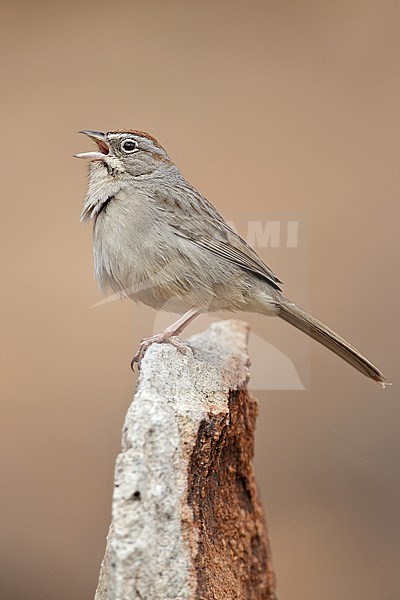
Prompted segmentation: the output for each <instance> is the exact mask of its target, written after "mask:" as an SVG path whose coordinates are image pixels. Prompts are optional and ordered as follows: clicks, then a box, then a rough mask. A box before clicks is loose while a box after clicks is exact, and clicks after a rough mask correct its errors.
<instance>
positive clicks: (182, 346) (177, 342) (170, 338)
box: [131, 331, 190, 371]
mask: <svg viewBox="0 0 400 600" xmlns="http://www.w3.org/2000/svg"><path fill="white" fill-rule="evenodd" d="M166 343H168V344H172V345H173V346H175V348H178V350H179V352H182V354H187V353H188V352H189V351H190V345H189V344H188V343H187V342H185V341H184V340H182V339H181V338H179V337H176V336H174V335H173V334H172V333H171V332H170V331H162V332H161V333H156V334H155V335H152V336H151V337H148V338H144V339H143V340H142V341H141V342H140V344H139V348H138V351H137V352H136V354H135V356H134V357H133V358H132V361H131V369H132V371H134V370H135V363H136V364H137V365H138V368H139V369H140V363H141V361H142V358H143V356H144V354H145V352H146V350H147V349H148V348H149V347H150V346H151V345H152V344H166Z"/></svg>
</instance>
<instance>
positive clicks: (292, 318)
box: [279, 300, 390, 388]
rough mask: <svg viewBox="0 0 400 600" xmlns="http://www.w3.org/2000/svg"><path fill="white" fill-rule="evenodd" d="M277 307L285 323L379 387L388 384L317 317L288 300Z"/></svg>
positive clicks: (355, 350) (369, 363)
mask: <svg viewBox="0 0 400 600" xmlns="http://www.w3.org/2000/svg"><path fill="white" fill-rule="evenodd" d="M279 308H280V311H279V316H280V317H281V318H282V319H284V320H285V321H287V323H290V324H291V325H294V326H295V327H297V329H300V331H303V332H304V333H306V334H307V335H309V336H310V337H312V338H313V339H314V340H316V341H317V342H319V343H320V344H322V345H323V346H325V347H326V348H329V350H332V352H334V353H335V354H337V355H338V356H340V357H341V358H343V360H345V361H346V362H348V363H349V364H350V365H352V366H353V367H354V368H355V369H357V371H360V373H363V374H364V375H366V376H367V377H370V378H371V379H373V380H374V381H376V382H378V383H379V385H380V386H381V387H383V388H384V387H385V386H386V385H390V382H389V381H388V380H387V379H386V378H385V377H384V376H383V374H382V373H381V372H380V371H379V369H377V368H376V367H375V366H374V365H373V364H372V363H371V362H370V361H369V360H368V359H367V358H365V356H363V355H362V354H361V352H359V351H358V350H357V348H354V346H352V345H351V344H349V343H348V342H346V340H344V339H343V338H342V337H340V336H339V335H338V334H337V333H335V332H334V331H332V329H329V327H327V326H326V325H324V323H321V321H318V319H316V318H315V317H313V316H312V315H309V314H308V313H306V312H305V311H304V310H302V309H301V308H299V307H298V306H296V304H294V303H293V302H290V301H289V300H287V301H286V302H282V304H280V306H279Z"/></svg>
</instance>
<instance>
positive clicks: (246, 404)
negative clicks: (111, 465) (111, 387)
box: [95, 320, 276, 600]
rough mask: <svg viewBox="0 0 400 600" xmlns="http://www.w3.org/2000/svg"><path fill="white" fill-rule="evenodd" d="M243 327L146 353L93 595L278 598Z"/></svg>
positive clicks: (154, 599)
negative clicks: (256, 462)
mask: <svg viewBox="0 0 400 600" xmlns="http://www.w3.org/2000/svg"><path fill="white" fill-rule="evenodd" d="M247 337H248V326H247V325H246V324H245V323H243V322H241V321H236V320H231V321H221V322H219V323H214V324H213V325H211V327H210V328H209V329H207V330H206V331H205V332H204V333H202V334H199V335H196V336H193V337H192V338H191V339H190V344H191V346H192V349H193V352H191V353H189V354H187V355H183V354H181V353H179V352H178V351H177V350H176V348H174V347H172V346H171V345H168V344H155V345H153V346H151V347H150V349H149V350H148V351H147V353H146V355H145V357H144V359H143V361H142V365H141V371H140V376H139V381H138V385H137V389H136V393H135V396H134V399H133V402H132V404H131V405H130V407H129V410H128V413H127V416H126V419H125V424H124V428H123V435H122V450H121V453H120V454H119V456H118V458H117V461H116V467H115V488H114V496H113V507H112V523H111V526H110V531H109V535H108V538H107V547H106V553H105V556H104V560H103V563H102V566H101V573H100V579H99V584H98V588H97V591H96V596H95V600H133V599H139V600H184V599H190V600H192V599H193V600H195V599H196V600H211V599H212V600H222V599H224V600H225V599H229V600H233V599H236V600H275V599H276V592H275V581H274V575H273V572H272V567H271V553H270V549H269V543H268V537H267V532H266V527H265V522H264V518H263V511H262V508H261V504H260V500H259V497H258V493H257V487H256V483H255V478H254V471H253V465H252V458H253V452H254V428H255V421H256V416H257V402H256V400H255V399H254V398H253V397H252V396H251V395H250V394H249V392H248V391H247V390H246V383H247V381H248V378H249V358H248V355H247Z"/></svg>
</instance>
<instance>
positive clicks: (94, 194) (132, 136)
mask: <svg viewBox="0 0 400 600" xmlns="http://www.w3.org/2000/svg"><path fill="white" fill-rule="evenodd" d="M80 133H84V134H86V135H88V136H89V137H90V138H91V139H92V140H94V141H95V142H96V144H97V151H96V152H84V153H80V154H76V155H75V156H76V157H78V158H85V159H88V160H89V161H90V164H89V188H88V193H87V196H86V200H85V202H84V206H83V211H82V215H81V220H82V221H83V222H86V221H89V220H92V221H93V251H94V265H95V275H96V279H97V281H98V283H99V286H100V288H101V289H102V290H103V291H105V290H106V289H107V288H110V289H111V290H113V291H115V292H118V293H119V294H121V295H123V296H126V297H129V298H132V299H133V300H135V301H137V302H143V303H144V304H147V305H148V306H152V307H153V308H156V309H159V310H160V309H161V310H170V311H172V312H182V313H184V314H183V316H182V317H180V318H179V319H178V320H177V321H176V322H175V323H174V324H173V325H171V326H170V327H168V328H167V329H165V330H164V331H163V332H161V333H160V334H157V335H153V336H152V337H150V338H146V339H144V340H142V342H141V343H140V347H139V350H138V352H137V353H136V355H135V357H134V358H133V361H132V364H133V363H134V362H138V363H140V360H141V358H142V356H143V354H144V352H145V351H146V349H147V348H148V346H149V345H150V344H151V343H153V342H167V341H168V342H170V343H172V344H174V345H175V346H177V347H178V348H179V349H180V350H181V351H183V352H185V351H186V350H187V344H186V343H184V342H183V341H182V340H180V339H179V338H177V337H175V336H177V335H178V334H179V333H181V332H182V330H183V329H184V328H185V327H186V326H187V325H188V324H189V323H190V322H191V321H192V320H193V319H194V318H195V317H196V316H197V315H198V314H200V313H202V312H206V311H216V310H226V311H236V310H238V311H239V310H243V311H250V312H256V313H261V314H264V315H269V316H278V317H281V318H282V319H284V320H285V321H287V322H288V323H290V324H291V325H294V326H295V327H297V328H298V329H300V330H301V331H303V332H305V333H307V334H308V335H309V336H311V337H312V338H314V339H315V340H317V341H318V342H320V343H321V344H323V345H324V346H326V347H327V348H329V349H330V350H332V351H333V352H335V353H336V354H338V355H339V356H340V357H341V358H343V359H344V360H345V361H347V362H348V363H350V364H351V365H352V366H353V367H355V368H356V369H357V370H358V371H360V372H361V373H363V374H364V375H366V376H367V377H370V378H371V379H373V380H375V381H377V382H378V383H379V384H381V385H382V386H384V385H385V384H387V383H388V382H387V380H386V379H385V377H384V376H383V375H382V373H381V372H380V371H379V370H378V369H377V368H376V367H375V366H374V365H373V364H372V363H371V362H370V361H369V360H367V359H366V358H365V357H364V356H363V355H362V354H361V353H360V352H359V351H358V350H357V349H356V348H354V347H353V346H351V345H350V344H349V343H348V342H346V340H344V339H343V338H341V337H340V336H339V335H337V334H336V333H335V332H334V331H332V330H331V329H329V328H328V327H327V326H326V325H324V324H323V323H321V322H320V321H318V320H317V319H316V318H314V317H313V316H311V315H309V314H307V313H306V312H305V311H303V310H302V309H301V308H299V307H298V306H296V305H295V304H294V303H293V302H291V301H290V300H288V299H287V298H285V297H284V296H283V295H282V293H281V287H280V284H281V281H280V280H279V279H278V277H277V276H276V275H275V274H274V273H273V272H272V271H271V269H270V268H269V267H268V266H267V265H266V264H265V263H264V262H263V261H262V260H261V258H260V257H259V256H258V255H257V254H256V252H255V251H254V250H253V249H252V248H251V247H250V246H249V245H248V244H247V243H246V242H245V241H244V240H243V239H242V238H241V237H240V236H239V235H238V234H237V233H236V232H235V231H234V230H233V229H232V228H231V227H230V226H229V225H228V223H226V221H225V220H224V219H223V217H222V216H221V215H220V214H219V213H218V211H217V210H216V209H215V208H214V206H212V204H210V203H209V202H208V201H207V200H206V199H205V198H204V196H202V194H201V193H200V192H198V191H197V190H196V189H195V188H194V187H193V186H192V185H191V184H190V183H189V182H187V181H186V179H185V178H184V177H183V175H182V174H181V172H180V170H179V169H178V167H177V166H176V165H175V164H174V163H173V162H172V160H171V159H170V157H169V156H168V154H167V152H166V150H165V149H164V148H163V147H162V146H161V144H160V143H159V142H158V141H157V140H156V139H155V138H154V137H153V136H151V135H149V134H148V133H144V132H142V131H134V130H127V131H109V132H108V133H101V132H99V131H86V130H85V131H81V132H80Z"/></svg>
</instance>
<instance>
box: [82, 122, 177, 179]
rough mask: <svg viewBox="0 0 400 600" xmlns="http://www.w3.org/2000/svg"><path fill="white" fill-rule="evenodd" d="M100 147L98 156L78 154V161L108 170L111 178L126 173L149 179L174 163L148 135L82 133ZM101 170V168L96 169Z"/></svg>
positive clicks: (132, 133)
mask: <svg viewBox="0 0 400 600" xmlns="http://www.w3.org/2000/svg"><path fill="white" fill-rule="evenodd" d="M81 133H84V134H86V135H88V136H89V137H90V138H91V139H92V140H94V141H95V142H96V144H97V147H98V151H97V152H84V153H81V154H77V155H76V156H77V157H78V158H86V159H88V160H90V161H92V162H94V161H95V162H97V163H99V166H100V165H103V166H104V168H105V169H107V171H108V173H109V175H113V176H115V177H117V176H118V174H123V173H127V174H129V175H131V176H133V177H140V176H141V175H150V174H151V173H154V172H155V171H158V170H159V169H160V168H162V167H163V166H164V167H165V166H166V165H167V164H172V163H171V160H170V158H169V156H168V154H167V153H166V151H165V150H164V148H163V147H162V146H161V145H160V144H159V142H158V141H157V140H156V139H155V138H153V137H152V136H151V135H149V134H148V133H144V132H142V131H109V132H108V133H102V132H100V131H88V130H87V131H82V132H81ZM97 168H98V167H97Z"/></svg>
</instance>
